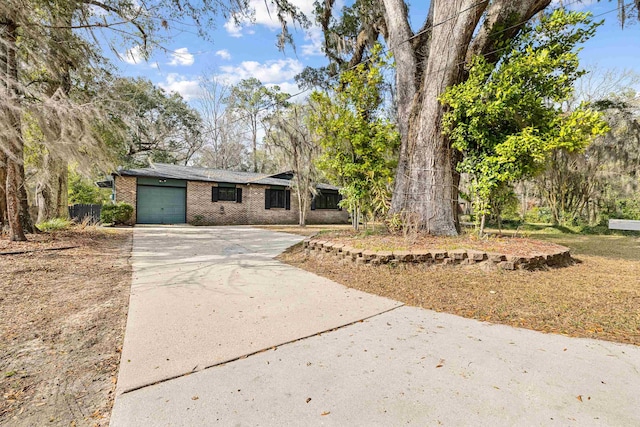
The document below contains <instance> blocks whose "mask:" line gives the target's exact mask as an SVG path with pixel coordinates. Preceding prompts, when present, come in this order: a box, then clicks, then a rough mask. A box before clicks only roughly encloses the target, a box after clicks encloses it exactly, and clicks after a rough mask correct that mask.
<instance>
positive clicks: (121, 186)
mask: <svg viewBox="0 0 640 427" xmlns="http://www.w3.org/2000/svg"><path fill="white" fill-rule="evenodd" d="M114 180H115V188H116V198H115V201H116V203H119V202H125V203H129V204H130V205H131V206H133V214H132V215H131V221H130V222H131V224H130V225H133V224H134V223H135V222H136V201H137V184H138V180H137V179H136V177H133V176H119V175H116V176H115V178H114Z"/></svg>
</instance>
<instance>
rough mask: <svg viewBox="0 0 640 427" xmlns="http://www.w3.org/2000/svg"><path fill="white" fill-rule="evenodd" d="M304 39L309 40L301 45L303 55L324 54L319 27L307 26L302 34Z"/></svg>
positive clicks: (322, 39)
mask: <svg viewBox="0 0 640 427" xmlns="http://www.w3.org/2000/svg"><path fill="white" fill-rule="evenodd" d="M304 40H305V41H309V42H310V43H307V44H303V45H302V46H301V48H302V54H303V55H304V56H324V53H323V52H322V48H323V46H324V36H323V34H322V29H321V28H320V27H311V28H309V30H307V32H306V34H305V36H304Z"/></svg>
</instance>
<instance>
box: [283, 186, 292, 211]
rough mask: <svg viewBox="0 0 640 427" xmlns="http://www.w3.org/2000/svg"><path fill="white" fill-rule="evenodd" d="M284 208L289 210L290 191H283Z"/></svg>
mask: <svg viewBox="0 0 640 427" xmlns="http://www.w3.org/2000/svg"><path fill="white" fill-rule="evenodd" d="M284 208H285V209H286V210H288V211H289V210H291V191H289V190H284Z"/></svg>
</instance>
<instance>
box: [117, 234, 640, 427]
mask: <svg viewBox="0 0 640 427" xmlns="http://www.w3.org/2000/svg"><path fill="white" fill-rule="evenodd" d="M300 239H301V238H300V237H298V236H292V235H287V234H283V233H275V232H270V231H265V230H259V229H253V228H249V227H218V228H204V227H198V228H195V227H186V226H185V227H142V228H136V229H135V231H134V251H133V267H134V280H133V285H132V292H131V301H130V308H129V318H128V322H127V330H126V333H125V343H124V349H123V354H122V361H121V364H120V373H119V377H118V389H117V393H118V396H117V398H116V404H115V407H114V411H113V414H112V420H111V425H112V426H134V425H135V426H147V425H148V426H196V425H213V424H219V425H277V426H281V425H363V426H364V425H367V426H371V425H400V424H407V423H410V424H415V425H437V424H439V423H441V424H445V425H496V424H497V425H548V424H557V425H640V393H639V391H640V389H639V388H638V384H640V348H638V347H634V346H627V345H619V344H614V343H608V342H604V341H595V340H586V339H574V338H567V337H563V336H559V335H545V334H541V333H537V332H532V331H528V330H522V329H515V328H511V327H507V326H502V325H491V324H488V323H482V322H477V321H473V320H469V319H463V318H460V317H457V316H452V315H448V314H441V313H435V312H431V311H428V310H422V309H418V308H413V307H402V306H401V304H399V303H397V302H395V301H391V300H388V299H385V298H381V297H377V296H374V295H369V294H365V293H362V292H358V291H355V290H350V289H347V288H345V287H343V286H341V285H339V284H336V283H334V282H331V281H329V280H326V279H323V278H320V277H317V276H315V275H313V274H310V273H307V272H304V271H301V270H298V269H295V268H292V267H289V266H286V265H283V264H281V263H279V262H277V261H275V260H273V257H274V256H275V255H277V254H278V253H279V252H281V251H282V250H284V249H285V248H286V247H288V246H290V245H292V244H294V243H296V242H297V241H299V240H300ZM374 271H375V270H372V273H373V272H374ZM359 320H364V321H362V322H359ZM336 328H337V329H336Z"/></svg>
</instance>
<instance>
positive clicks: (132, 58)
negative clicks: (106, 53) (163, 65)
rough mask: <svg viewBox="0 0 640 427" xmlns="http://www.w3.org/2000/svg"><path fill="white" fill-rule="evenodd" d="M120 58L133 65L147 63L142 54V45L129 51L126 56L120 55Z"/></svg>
mask: <svg viewBox="0 0 640 427" xmlns="http://www.w3.org/2000/svg"><path fill="white" fill-rule="evenodd" d="M119 56H120V59H121V60H123V61H124V62H126V63H127V64H131V65H136V64H141V63H143V62H145V59H144V55H143V52H142V46H140V45H137V46H134V47H132V48H131V49H128V50H127V51H126V52H125V53H124V54H122V53H121V54H119Z"/></svg>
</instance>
